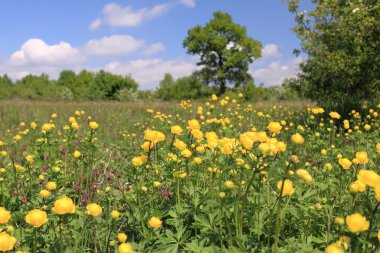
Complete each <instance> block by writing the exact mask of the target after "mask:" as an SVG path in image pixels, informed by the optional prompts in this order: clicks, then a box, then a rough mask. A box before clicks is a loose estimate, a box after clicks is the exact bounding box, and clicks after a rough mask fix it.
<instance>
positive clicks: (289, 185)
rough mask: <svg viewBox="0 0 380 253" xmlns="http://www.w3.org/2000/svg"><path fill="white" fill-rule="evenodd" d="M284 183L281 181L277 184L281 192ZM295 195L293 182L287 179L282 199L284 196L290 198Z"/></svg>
mask: <svg viewBox="0 0 380 253" xmlns="http://www.w3.org/2000/svg"><path fill="white" fill-rule="evenodd" d="M282 182H283V180H281V181H279V182H278V183H277V188H278V190H279V191H281V188H282ZM293 193H294V187H293V182H292V181H291V180H289V179H285V184H284V188H283V190H282V197H284V196H290V195H292V194H293Z"/></svg>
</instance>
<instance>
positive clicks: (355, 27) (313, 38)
mask: <svg viewBox="0 0 380 253" xmlns="http://www.w3.org/2000/svg"><path fill="white" fill-rule="evenodd" d="M299 2H300V1H299V0H292V1H290V2H289V10H290V11H291V12H293V13H294V14H295V20H296V26H295V27H294V31H295V32H296V34H297V35H298V37H299V38H300V40H301V45H302V51H303V52H304V53H306V54H307V55H308V58H307V60H306V61H304V62H303V63H302V64H301V65H300V69H301V73H300V74H299V76H298V78H299V82H298V86H300V87H298V88H302V93H304V94H305V95H306V97H308V98H311V99H313V100H316V101H317V102H319V103H320V104H322V105H329V106H331V108H332V109H335V110H337V111H339V112H340V113H341V114H342V115H347V113H348V112H350V111H351V109H353V108H359V107H360V103H362V102H363V101H364V100H366V101H373V100H374V99H376V97H377V96H379V94H380V40H379V34H380V2H379V1H377V0H362V1H359V0H355V1H348V0H341V1H332V0H324V1H317V0H313V1H312V2H313V3H314V6H315V8H314V9H313V10H312V11H310V12H308V13H307V12H305V11H303V12H301V11H299ZM297 53H299V51H298V52H297ZM301 84H302V85H301ZM293 87H297V85H295V86H293Z"/></svg>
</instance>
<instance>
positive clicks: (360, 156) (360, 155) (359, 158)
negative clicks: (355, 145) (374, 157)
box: [355, 151, 368, 164]
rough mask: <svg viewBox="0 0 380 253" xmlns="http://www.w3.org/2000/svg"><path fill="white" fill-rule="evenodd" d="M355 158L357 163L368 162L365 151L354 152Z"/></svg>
mask: <svg viewBox="0 0 380 253" xmlns="http://www.w3.org/2000/svg"><path fill="white" fill-rule="evenodd" d="M355 158H356V159H357V161H358V163H359V164H366V163H368V154H367V152H365V151H363V152H356V154H355Z"/></svg>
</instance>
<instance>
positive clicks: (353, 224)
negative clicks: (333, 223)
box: [346, 213, 369, 233]
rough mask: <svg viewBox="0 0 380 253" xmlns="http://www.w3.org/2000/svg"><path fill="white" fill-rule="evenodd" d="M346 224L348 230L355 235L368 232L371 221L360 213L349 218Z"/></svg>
mask: <svg viewBox="0 0 380 253" xmlns="http://www.w3.org/2000/svg"><path fill="white" fill-rule="evenodd" d="M346 223H347V226H348V229H349V230H350V231H351V232H353V233H356V232H361V231H366V230H368V228H369V221H367V219H366V217H364V216H362V215H361V214H360V213H355V214H352V215H349V216H347V217H346Z"/></svg>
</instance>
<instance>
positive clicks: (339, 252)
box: [325, 242, 344, 253]
mask: <svg viewBox="0 0 380 253" xmlns="http://www.w3.org/2000/svg"><path fill="white" fill-rule="evenodd" d="M325 253H344V249H343V248H342V247H341V245H340V243H338V242H334V243H332V244H330V245H329V246H327V248H326V249H325Z"/></svg>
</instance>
